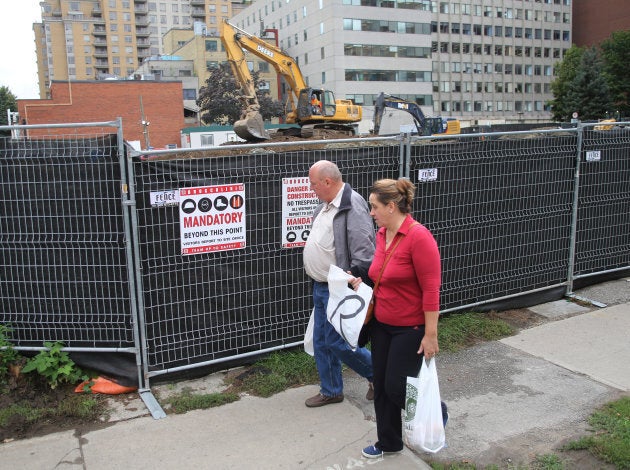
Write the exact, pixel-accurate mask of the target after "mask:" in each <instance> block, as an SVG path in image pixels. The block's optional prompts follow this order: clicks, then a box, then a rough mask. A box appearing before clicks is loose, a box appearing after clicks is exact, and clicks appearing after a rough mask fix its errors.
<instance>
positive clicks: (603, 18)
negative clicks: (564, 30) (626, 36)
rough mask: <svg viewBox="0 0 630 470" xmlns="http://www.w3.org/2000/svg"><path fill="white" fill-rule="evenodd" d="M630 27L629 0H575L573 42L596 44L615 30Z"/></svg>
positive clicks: (623, 29) (584, 44)
mask: <svg viewBox="0 0 630 470" xmlns="http://www.w3.org/2000/svg"><path fill="white" fill-rule="evenodd" d="M629 29H630V2H629V1H628V0H573V43H574V44H575V45H576V46H596V45H598V44H599V43H601V42H602V41H603V40H604V39H608V38H609V37H610V35H611V33H613V32H615V31H626V30H629Z"/></svg>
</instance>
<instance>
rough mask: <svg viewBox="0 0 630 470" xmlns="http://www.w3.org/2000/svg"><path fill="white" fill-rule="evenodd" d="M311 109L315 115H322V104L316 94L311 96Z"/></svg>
mask: <svg viewBox="0 0 630 470" xmlns="http://www.w3.org/2000/svg"><path fill="white" fill-rule="evenodd" d="M311 109H312V113H313V114H322V103H321V101H319V100H318V99H317V96H315V93H313V94H312V95H311Z"/></svg>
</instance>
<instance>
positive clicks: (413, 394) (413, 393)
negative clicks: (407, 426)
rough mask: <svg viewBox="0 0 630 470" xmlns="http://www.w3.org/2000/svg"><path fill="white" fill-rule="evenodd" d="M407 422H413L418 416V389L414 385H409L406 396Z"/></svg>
mask: <svg viewBox="0 0 630 470" xmlns="http://www.w3.org/2000/svg"><path fill="white" fill-rule="evenodd" d="M405 397H406V398H405V421H412V420H413V418H414V416H415V415H416V407H417V404H418V389H417V388H416V387H415V386H413V385H412V384H410V383H408V384H407V392H406V395H405Z"/></svg>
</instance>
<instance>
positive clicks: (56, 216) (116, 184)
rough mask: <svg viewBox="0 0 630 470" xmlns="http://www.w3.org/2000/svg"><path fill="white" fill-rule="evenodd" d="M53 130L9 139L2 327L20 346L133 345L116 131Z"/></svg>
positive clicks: (1, 240)
mask: <svg viewBox="0 0 630 470" xmlns="http://www.w3.org/2000/svg"><path fill="white" fill-rule="evenodd" d="M69 126H71V125H69ZM31 127H36V126H28V128H29V129H30V128H31ZM45 130H46V129H45V126H44V128H43V129H40V130H39V131H38V137H37V138H32V137H31V138H30V139H29V138H20V139H11V138H8V137H7V138H2V139H0V205H1V206H2V212H1V213H0V246H1V250H0V323H2V324H8V325H10V327H11V328H12V330H13V333H12V335H11V338H12V339H13V340H14V345H15V346H17V347H18V348H27V347H39V348H41V347H43V343H44V341H51V342H57V341H59V342H63V343H64V344H65V346H67V347H70V348H78V349H81V348H83V349H84V350H91V349H94V348H112V349H116V348H131V347H133V346H134V332H133V328H132V320H131V318H132V315H131V311H130V304H131V301H130V285H129V276H128V269H127V256H126V252H125V230H124V223H123V222H124V221H123V204H122V200H121V164H120V161H119V155H118V148H119V145H118V142H117V136H116V134H115V133H114V134H113V135H112V134H111V129H110V133H107V131H106V130H99V129H92V136H83V135H82V136H79V135H77V134H70V133H69V132H72V131H68V130H66V132H68V133H67V134H65V135H55V136H54V137H50V138H45V137H43V136H42V134H43V133H45ZM33 133H34V131H33Z"/></svg>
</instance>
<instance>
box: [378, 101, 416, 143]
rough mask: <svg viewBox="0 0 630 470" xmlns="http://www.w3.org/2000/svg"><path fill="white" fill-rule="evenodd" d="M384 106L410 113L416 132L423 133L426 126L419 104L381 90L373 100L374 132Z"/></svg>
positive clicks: (379, 123) (380, 119)
mask: <svg viewBox="0 0 630 470" xmlns="http://www.w3.org/2000/svg"><path fill="white" fill-rule="evenodd" d="M385 108H393V109H400V110H402V111H406V112H408V113H409V114H411V117H413V121H414V122H415V124H416V128H417V129H418V134H419V135H423V134H424V129H425V127H426V118H425V117H424V113H423V112H422V110H421V109H420V106H419V105H418V104H416V103H414V102H413V101H406V100H403V99H402V98H398V97H396V96H390V95H386V94H384V93H382V92H381V94H380V95H378V98H376V101H375V102H374V134H378V132H379V130H380V128H381V122H382V121H383V114H384V113H385Z"/></svg>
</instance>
